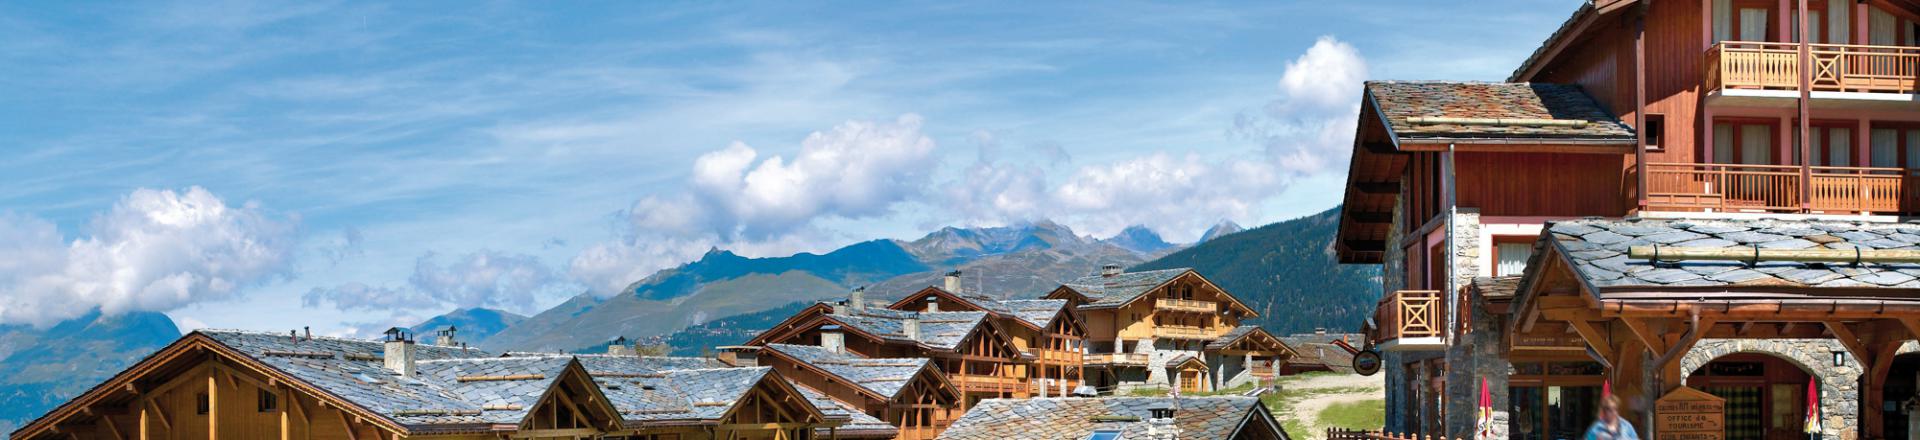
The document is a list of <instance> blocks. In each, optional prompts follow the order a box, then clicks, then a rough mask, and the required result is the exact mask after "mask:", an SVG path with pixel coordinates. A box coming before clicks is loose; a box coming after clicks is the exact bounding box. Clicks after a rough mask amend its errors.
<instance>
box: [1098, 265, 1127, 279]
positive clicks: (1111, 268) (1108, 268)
mask: <svg viewBox="0 0 1920 440" xmlns="http://www.w3.org/2000/svg"><path fill="white" fill-rule="evenodd" d="M1121 273H1124V272H1122V271H1121V270H1120V265H1118V264H1109V265H1105V266H1100V276H1103V277H1110V276H1114V275H1119V274H1121Z"/></svg>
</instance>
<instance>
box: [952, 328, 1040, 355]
mask: <svg viewBox="0 0 1920 440" xmlns="http://www.w3.org/2000/svg"><path fill="white" fill-rule="evenodd" d="M1021 353H1024V351H1021V350H1020V346H1019V345H1017V344H1014V342H1013V335H1011V334H1008V333H1007V331H1006V329H1003V328H1001V327H1000V324H999V323H997V322H994V320H992V319H982V320H980V324H979V325H976V326H974V327H973V330H971V331H968V332H967V335H966V336H963V337H961V338H960V342H958V343H955V344H954V345H953V352H952V354H956V355H959V356H961V357H971V358H980V359H1001V360H1017V359H1020V355H1021Z"/></svg>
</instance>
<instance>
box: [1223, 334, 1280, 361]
mask: <svg viewBox="0 0 1920 440" xmlns="http://www.w3.org/2000/svg"><path fill="white" fill-rule="evenodd" d="M1220 352H1221V353H1226V354H1248V353H1251V354H1254V355H1267V356H1285V357H1293V356H1294V355H1295V354H1296V353H1295V352H1294V351H1293V347H1289V346H1287V343H1286V342H1283V341H1281V340H1280V338H1278V337H1275V336H1273V334H1272V333H1267V330H1266V329H1264V328H1254V329H1253V330H1252V331H1249V332H1247V333H1245V334H1242V335H1240V336H1239V337H1237V338H1234V339H1233V340H1232V341H1227V344H1226V347H1223V348H1221V349H1220Z"/></svg>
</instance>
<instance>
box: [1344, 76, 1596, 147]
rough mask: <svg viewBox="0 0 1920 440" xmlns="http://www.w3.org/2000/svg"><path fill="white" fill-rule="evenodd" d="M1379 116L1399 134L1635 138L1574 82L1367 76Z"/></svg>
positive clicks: (1434, 136)
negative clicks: (1429, 120)
mask: <svg viewBox="0 0 1920 440" xmlns="http://www.w3.org/2000/svg"><path fill="white" fill-rule="evenodd" d="M1367 93H1368V94H1369V95H1371V96H1372V97H1373V105H1376V106H1377V107H1376V108H1377V109H1378V111H1379V112H1380V116H1381V117H1382V118H1384V119H1385V120H1386V122H1387V124H1388V125H1389V127H1391V128H1392V130H1393V134H1394V135H1395V136H1397V137H1399V138H1401V139H1414V138H1434V139H1444V138H1470V139H1484V138H1526V139H1547V140H1590V141H1624V142H1632V141H1633V140H1634V133H1633V129H1632V128H1630V127H1628V126H1627V125H1626V124H1624V123H1622V122H1620V120H1619V119H1617V118H1614V116H1613V114H1611V113H1609V112H1608V111H1607V110H1606V109H1604V108H1601V107H1600V104H1599V103H1598V102H1595V101H1594V100H1593V97H1591V96H1588V95H1587V94H1586V92H1583V91H1581V90H1580V87H1579V86H1576V85H1572V84H1546V83H1489V82H1469V81H1368V82H1367ZM1409 117H1445V118H1475V119H1552V120H1581V121H1586V122H1587V123H1586V124H1585V125H1582V126H1542V125H1461V124H1415V123H1413V122H1411V121H1409V120H1408V119H1407V118H1409Z"/></svg>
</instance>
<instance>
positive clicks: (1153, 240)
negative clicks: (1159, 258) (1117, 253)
mask: <svg viewBox="0 0 1920 440" xmlns="http://www.w3.org/2000/svg"><path fill="white" fill-rule="evenodd" d="M1100 241H1102V242H1106V243H1109V244H1112V245H1114V246H1119V247H1121V248H1123V249H1126V250H1130V251H1134V252H1139V253H1143V254H1151V253H1154V252H1159V251H1162V250H1166V249H1168V248H1171V247H1173V244H1172V243H1167V241H1166V240H1164V239H1161V238H1160V234H1159V233H1155V232H1153V230H1152V229H1148V228H1147V227H1146V226H1145V225H1133V226H1128V227H1127V228H1126V229H1122V230H1120V233H1119V234H1114V236H1112V237H1108V238H1107V239H1105V240H1100Z"/></svg>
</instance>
